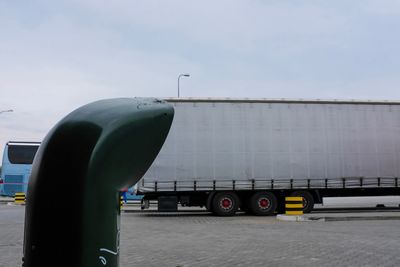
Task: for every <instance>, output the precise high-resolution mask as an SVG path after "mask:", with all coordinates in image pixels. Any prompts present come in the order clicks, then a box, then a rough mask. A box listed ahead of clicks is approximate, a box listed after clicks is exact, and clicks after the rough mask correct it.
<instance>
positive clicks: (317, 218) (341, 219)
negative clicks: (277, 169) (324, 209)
mask: <svg viewBox="0 0 400 267" xmlns="http://www.w3.org/2000/svg"><path fill="white" fill-rule="evenodd" d="M276 219H277V220H278V221H286V222H311V221H319V222H345V221H385V220H400V216H399V215H393V216H392V215H385V216H303V215H302V216H290V215H284V214H278V215H276Z"/></svg>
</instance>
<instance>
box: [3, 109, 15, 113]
mask: <svg viewBox="0 0 400 267" xmlns="http://www.w3.org/2000/svg"><path fill="white" fill-rule="evenodd" d="M13 111H14V110H12V109H8V110H0V114H1V113H5V112H13Z"/></svg>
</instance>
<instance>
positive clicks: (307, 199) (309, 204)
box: [290, 191, 315, 213]
mask: <svg viewBox="0 0 400 267" xmlns="http://www.w3.org/2000/svg"><path fill="white" fill-rule="evenodd" d="M290 195H291V196H296V197H302V198H303V207H304V208H303V213H310V212H311V211H312V210H313V208H314V202H315V201H314V197H313V196H312V195H311V193H310V192H307V191H295V192H293V193H292V194H290Z"/></svg>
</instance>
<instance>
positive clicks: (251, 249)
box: [0, 204, 400, 267]
mask: <svg viewBox="0 0 400 267" xmlns="http://www.w3.org/2000/svg"><path fill="white" fill-rule="evenodd" d="M132 211H133V212H132ZM370 212H374V213H377V211H375V210H371V211H370ZM339 213H340V214H342V215H343V214H349V215H354V214H358V215H359V214H360V213H359V212H358V211H357V210H353V211H352V212H344V213H343V212H342V213H341V212H340V210H338V211H337V212H336V213H334V214H339ZM368 213H369V212H368V211H365V210H364V212H363V214H368ZM385 213H390V214H394V215H397V216H399V215H400V210H399V209H391V210H385ZM316 214H319V215H320V214H321V212H318V213H316ZM121 217H122V218H121V254H120V262H121V266H173V267H177V266H181V267H183V266H316V265H318V266H335V267H337V266H398V265H399V262H400V241H399V240H400V230H399V229H400V220H398V219H397V220H396V219H393V220H367V221H364V220H357V221H333V222H320V221H312V222H285V221H278V220H276V218H275V217H254V216H247V215H245V214H239V215H238V216H235V217H229V218H224V217H214V216H211V215H210V214H209V213H207V212H204V211H202V210H192V209H187V210H184V211H181V212H177V213H159V212H155V211H145V212H140V211H139V210H137V209H135V208H132V209H131V212H123V213H122V215H121ZM23 220H24V207H23V206H9V205H5V204H2V205H0V227H1V230H0V266H1V267H3V266H4V267H5V266H7V267H9V266H21V257H22V243H23ZM55 266H56V264H55Z"/></svg>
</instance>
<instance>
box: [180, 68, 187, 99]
mask: <svg viewBox="0 0 400 267" xmlns="http://www.w3.org/2000/svg"><path fill="white" fill-rule="evenodd" d="M181 77H190V74H188V73H183V74H179V76H178V98H179V96H180V94H179V80H180V79H181Z"/></svg>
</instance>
